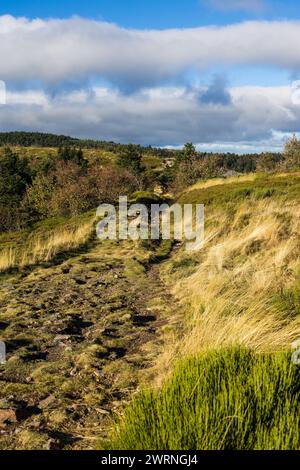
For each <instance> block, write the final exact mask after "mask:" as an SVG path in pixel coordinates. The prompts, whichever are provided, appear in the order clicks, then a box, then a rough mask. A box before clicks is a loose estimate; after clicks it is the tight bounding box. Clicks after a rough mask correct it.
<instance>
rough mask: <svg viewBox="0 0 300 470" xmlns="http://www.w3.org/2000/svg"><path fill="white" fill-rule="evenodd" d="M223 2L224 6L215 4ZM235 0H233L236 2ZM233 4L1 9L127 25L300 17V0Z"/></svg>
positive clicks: (141, 0) (138, 0)
mask: <svg viewBox="0 0 300 470" xmlns="http://www.w3.org/2000/svg"><path fill="white" fill-rule="evenodd" d="M218 3H219V4H221V3H223V4H224V7H222V8H220V6H219V7H218V6H216V5H218ZM226 3H227V4H228V3H229V6H226ZM233 3H234V2H233ZM247 3H248V6H247V5H246V6H245V7H243V8H242V7H241V6H236V7H234V5H233V6H230V1H229V2H226V0H225V1H223V2H215V3H214V2H210V1H209V0H185V1H183V0H151V1H150V0H126V1H125V0H98V1H97V0H89V1H82V0H64V1H61V0H51V1H47V2H41V1H40V0H31V1H28V0H27V1H26V0H14V1H11V0H3V1H1V5H0V13H1V14H5V13H10V14H12V15H16V16H26V17H29V18H35V17H40V18H49V17H53V18H57V17H59V18H68V17H70V16H72V15H80V16H83V17H85V18H94V19H97V20H104V21H108V22H115V23H117V24H119V25H121V26H124V27H128V28H138V29H140V28H155V29H156V28H162V29H164V28H181V27H196V26H201V25H210V24H231V23H234V22H239V21H242V20H245V19H261V18H263V19H268V20H274V19H286V18H290V19H291V18H292V19H296V18H299V19H300V9H299V0H285V1H284V0H273V1H271V0H270V1H268V0H266V1H260V2H259V3H260V4H261V8H255V7H253V8H251V7H250V8H249V4H251V3H254V5H255V0H249V2H247Z"/></svg>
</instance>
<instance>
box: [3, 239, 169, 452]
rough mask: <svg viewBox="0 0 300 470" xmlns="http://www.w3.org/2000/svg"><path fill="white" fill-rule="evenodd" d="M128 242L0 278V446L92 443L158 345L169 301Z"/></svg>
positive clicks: (86, 445) (88, 445) (82, 445)
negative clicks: (0, 352) (1, 345)
mask: <svg viewBox="0 0 300 470" xmlns="http://www.w3.org/2000/svg"><path fill="white" fill-rule="evenodd" d="M135 254H136V250H134V247H133V246H130V245H126V244H125V242H124V244H117V243H115V242H102V243H100V242H95V244H94V246H93V247H92V248H91V250H90V251H89V252H88V253H84V254H80V255H77V256H74V257H72V258H69V259H68V260H67V261H65V262H63V263H62V264H59V265H57V266H51V267H48V268H45V267H44V268H43V267H40V268H37V269H34V270H33V271H32V272H31V273H29V274H27V275H25V276H24V277H22V278H21V279H6V280H3V281H2V284H1V296H0V339H2V340H3V341H5V343H6V346H7V359H8V361H7V363H6V364H5V365H3V366H0V449H1V448H2V449H16V448H17V449H26V448H28V449H70V448H71V449H77V448H79V449H91V448H93V447H94V446H95V443H96V440H97V439H99V437H103V436H105V433H106V431H107V421H108V418H109V417H110V416H111V415H112V412H118V410H119V408H120V406H121V405H122V403H123V402H124V401H126V400H127V399H128V398H129V396H130V395H131V393H132V391H133V390H136V388H137V385H138V383H139V382H140V380H141V378H142V377H143V373H144V371H145V370H146V369H147V368H149V367H150V366H151V365H152V364H153V362H154V360H155V358H156V357H157V355H158V354H159V351H160V350H161V347H162V338H161V332H162V331H163V329H164V325H165V324H166V323H167V321H168V318H169V317H170V316H171V313H172V312H171V310H172V308H173V307H172V299H171V297H170V294H169V293H168V292H167V290H166V287H165V286H164V284H163V283H162V282H161V279H160V276H159V269H158V267H157V266H152V267H150V268H148V269H145V268H144V266H143V264H142V263H141V262H140V261H138V260H137V259H136V258H135Z"/></svg>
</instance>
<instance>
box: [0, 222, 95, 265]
mask: <svg viewBox="0 0 300 470" xmlns="http://www.w3.org/2000/svg"><path fill="white" fill-rule="evenodd" d="M93 230H94V228H93V220H89V221H88V222H82V221H81V222H78V223H75V224H70V225H67V224H66V226H65V227H59V228H57V229H53V230H51V231H45V233H37V234H35V233H33V235H32V236H31V237H30V238H29V239H28V240H24V242H23V243H21V244H19V245H18V246H15V247H10V248H5V249H3V250H2V251H1V252H0V272H5V271H8V270H9V269H12V268H24V267H26V266H30V265H35V264H38V263H41V262H47V261H50V260H51V259H53V258H54V257H55V256H56V255H57V254H58V253H61V252H65V251H70V250H74V249H77V248H78V247H80V246H81V245H83V244H84V243H86V242H87V240H88V239H89V238H90V236H91V234H92V232H93Z"/></svg>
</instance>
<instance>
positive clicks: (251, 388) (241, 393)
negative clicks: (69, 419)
mask: <svg viewBox="0 0 300 470" xmlns="http://www.w3.org/2000/svg"><path fill="white" fill-rule="evenodd" d="M299 398H300V369H299V367H297V366H295V365H294V364H293V363H292V362H291V357H290V355H289V354H287V353H276V354H255V353H254V352H253V351H251V350H247V349H240V348H230V349H226V350H219V351H210V352H207V353H204V354H200V355H195V356H190V357H187V358H186V359H184V360H181V361H180V362H179V363H178V364H177V365H176V367H175V369H174V372H173V374H172V376H171V377H170V378H168V379H167V380H166V381H165V382H164V384H163V385H162V387H160V388H158V389H147V390H146V389H145V390H143V391H141V392H140V393H139V394H137V395H136V396H135V398H134V399H133V401H132V402H131V404H130V405H129V406H128V407H127V408H126V409H125V414H124V416H123V417H122V418H121V419H120V420H119V422H118V424H117V425H116V426H115V427H114V430H113V433H112V435H111V436H110V438H109V439H108V440H107V441H105V442H102V443H101V444H100V447H101V448H105V449H113V450H137V449H142V450H158V449H159V450H175V449H176V450H188V449H191V450H193V449H199V450H249V449H256V450H260V449H265V450H266V449H278V450H287V449H289V450H296V449H300V430H299V425H298V416H299V412H300V402H299Z"/></svg>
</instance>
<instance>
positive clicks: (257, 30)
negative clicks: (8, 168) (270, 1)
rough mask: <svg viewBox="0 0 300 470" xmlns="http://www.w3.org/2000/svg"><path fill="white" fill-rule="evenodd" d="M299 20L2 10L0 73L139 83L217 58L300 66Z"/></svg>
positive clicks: (4, 77) (225, 61)
mask: <svg viewBox="0 0 300 470" xmlns="http://www.w3.org/2000/svg"><path fill="white" fill-rule="evenodd" d="M299 42H300V22H297V21H277V22H268V21H253V22H246V23H240V24H234V25H229V26H219V27H200V28H193V29H192V28H191V29H168V30H162V31H156V30H149V31H144V30H140V31H139V30H128V29H124V28H121V27H118V26H116V25H114V24H109V23H103V22H97V21H92V20H86V19H82V18H79V17H75V18H71V19H67V20H58V19H50V20H28V19H26V18H14V17H11V16H2V17H0V64H1V66H0V78H1V79H2V80H7V81H10V80H13V81H21V82H24V81H30V80H35V81H41V82H45V83H48V84H49V83H50V84H51V83H52V84H53V83H59V82H61V81H67V82H74V80H75V81H76V80H77V81H80V80H85V79H87V78H90V77H91V76H93V77H97V76H98V77H102V78H104V79H106V80H108V81H109V82H113V83H116V84H122V85H126V86H129V87H131V88H132V89H137V88H139V87H141V86H149V85H152V84H157V83H159V82H160V81H161V80H165V79H170V78H172V79H174V78H176V77H180V76H182V75H183V74H184V73H185V72H186V71H187V70H191V69H193V70H195V69H196V70H203V69H206V68H207V67H210V66H212V65H214V64H218V65H222V64H223V65H226V66H230V65H241V64H247V65H251V64H252V65H262V66H275V67H281V68H284V69H287V70H291V71H292V70H297V69H298V68H299V67H300V54H299V48H298V47H297V44H299Z"/></svg>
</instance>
